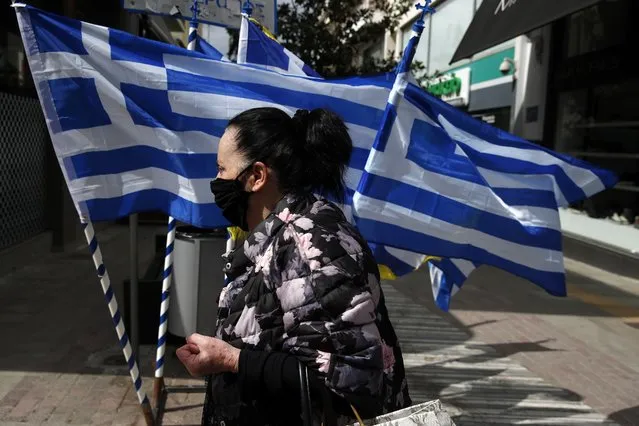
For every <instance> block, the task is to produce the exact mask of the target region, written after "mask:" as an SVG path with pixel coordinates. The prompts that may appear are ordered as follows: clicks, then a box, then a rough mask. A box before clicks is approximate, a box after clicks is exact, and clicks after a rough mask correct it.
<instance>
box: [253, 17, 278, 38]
mask: <svg viewBox="0 0 639 426" xmlns="http://www.w3.org/2000/svg"><path fill="white" fill-rule="evenodd" d="M248 19H249V21H251V22H252V23H254V24H255V25H257V27H258V28H259V29H260V30H262V32H263V33H264V34H266V36H267V37H268V38H270V39H273V40H275V41H276V42H277V43H279V42H278V41H277V38H276V37H275V36H274V35H273V33H272V32H270V31H269V30H268V28H266V27H265V26H264V25H262V24H260V22H259V21H258V20H257V19H255V18H248Z"/></svg>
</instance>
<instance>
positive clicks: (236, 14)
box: [122, 0, 277, 34]
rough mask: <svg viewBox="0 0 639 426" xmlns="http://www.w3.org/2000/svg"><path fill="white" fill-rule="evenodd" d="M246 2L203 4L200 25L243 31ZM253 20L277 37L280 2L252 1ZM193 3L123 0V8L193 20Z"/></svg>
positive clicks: (230, 0)
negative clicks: (242, 16)
mask: <svg viewBox="0 0 639 426" xmlns="http://www.w3.org/2000/svg"><path fill="white" fill-rule="evenodd" d="M244 3H245V0H208V1H204V0H200V1H199V9H200V13H199V15H198V21H199V22H202V23H205V24H212V25H218V26H220V27H226V28H235V29H239V28H240V24H241V22H242V20H241V13H242V5H243V4H244ZM249 3H250V4H251V6H252V8H253V13H252V15H251V16H252V17H253V18H255V19H257V20H258V21H260V23H261V24H263V25H264V26H265V27H266V28H268V29H269V31H271V32H272V33H275V34H276V33H277V10H276V6H277V5H276V3H277V0H251V1H250V2H249ZM192 5H193V0H122V7H124V9H126V10H128V11H131V12H139V13H150V14H154V15H165V16H172V17H174V18H181V19H186V20H190V19H191V18H192V12H191V6H192Z"/></svg>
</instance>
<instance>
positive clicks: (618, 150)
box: [368, 0, 639, 255]
mask: <svg viewBox="0 0 639 426" xmlns="http://www.w3.org/2000/svg"><path fill="white" fill-rule="evenodd" d="M483 1H486V2H487V3H488V1H489V0H483ZM483 1H482V0H440V1H434V2H433V6H434V7H435V8H436V10H437V12H436V13H435V14H434V15H432V16H429V17H428V20H427V22H426V26H425V29H424V33H423V35H422V39H421V41H420V44H419V46H418V48H417V53H416V55H415V60H416V61H420V62H421V63H422V64H423V65H424V66H425V68H426V71H427V73H428V75H433V74H437V73H441V77H437V78H434V79H430V80H429V83H428V84H427V86H428V87H427V90H429V91H430V92H431V93H433V94H435V95H437V96H439V97H441V98H442V99H443V100H445V101H447V102H449V103H451V104H453V105H456V106H457V107H459V108H461V109H463V110H466V111H467V112H468V113H470V114H471V115H473V116H475V117H477V118H480V119H482V120H485V121H487V122H489V123H491V124H493V125H494V126H496V127H499V128H502V129H506V130H509V131H511V132H513V133H514V134H517V135H518V136H521V137H523V138H525V139H527V140H530V141H533V142H535V143H538V144H540V145H542V146H545V147H547V148H549V149H552V150H554V151H557V152H562V153H566V154H569V155H571V156H573V157H576V158H579V159H582V160H585V161H588V162H590V163H593V164H595V165H599V166H601V167H604V168H607V169H610V170H613V171H615V172H616V173H617V174H618V176H619V178H620V183H619V184H618V185H617V186H616V187H615V188H613V189H610V190H607V191H604V192H602V193H600V194H597V195H595V196H594V197H592V198H590V199H588V200H586V201H583V202H580V203H578V204H575V205H573V206H570V208H568V209H562V210H561V212H560V214H561V217H562V226H563V228H564V230H565V231H566V232H567V233H569V234H571V235H573V236H576V237H578V238H583V239H585V240H588V241H592V242H594V243H596V244H601V245H604V246H606V247H608V248H613V249H615V250H616V249H620V250H621V251H622V252H624V253H628V252H631V253H633V254H635V255H637V254H639V230H638V229H637V227H639V108H637V107H636V99H637V94H638V93H637V92H638V91H639V71H637V69H636V68H633V67H632V66H631V61H632V57H633V53H632V52H634V51H636V45H637V41H638V39H639V27H637V26H636V25H634V24H633V21H632V19H633V17H634V16H637V14H638V13H639V4H638V3H637V2H636V1H633V0H601V1H599V2H597V3H596V4H595V5H594V6H591V7H589V8H586V9H582V10H580V11H577V12H575V13H572V14H570V15H568V16H563V17H561V18H559V19H557V20H555V21H553V22H552V23H550V24H548V25H545V26H541V27H539V28H537V29H534V30H532V31H527V32H524V31H522V32H520V34H521V35H519V36H516V37H515V38H513V39H511V40H508V41H506V42H503V43H501V44H498V45H495V46H493V47H491V48H489V49H487V50H485V51H483V52H479V53H477V54H475V55H474V56H472V57H471V58H470V59H467V60H463V61H459V62H457V63H453V64H449V61H450V60H451V58H452V57H453V54H454V52H455V51H456V49H457V47H458V45H459V44H460V41H461V40H462V38H463V36H464V34H465V32H466V30H467V28H468V26H469V25H470V23H471V21H472V20H473V17H474V16H475V15H476V12H477V10H478V8H479V7H480V6H481V4H482V3H483ZM491 4H492V3H491ZM491 11H492V10H491ZM418 14H419V12H418V11H416V10H415V11H411V12H410V13H409V14H407V16H405V17H404V19H403V20H402V21H401V24H400V26H399V28H396V29H393V30H392V31H389V32H388V34H387V36H386V37H385V39H384V40H382V41H380V43H379V46H383V47H381V48H377V49H376V53H377V54H381V53H383V54H384V55H386V57H388V55H397V54H398V52H402V51H403V48H404V47H405V46H406V43H407V41H408V39H409V38H410V31H411V26H412V24H413V23H414V21H415V20H416V19H417V17H418ZM488 15H490V16H492V15H493V13H489V14H488ZM513 25H515V26H516V25H517V23H516V22H514V23H513ZM368 53H369V54H370V53H371V52H368Z"/></svg>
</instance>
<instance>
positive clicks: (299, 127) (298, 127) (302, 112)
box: [292, 109, 311, 142]
mask: <svg viewBox="0 0 639 426" xmlns="http://www.w3.org/2000/svg"><path fill="white" fill-rule="evenodd" d="M310 115H311V112H310V111H309V110H307V109H298V110H297V111H295V115H293V117H292V120H293V127H294V129H295V136H296V137H298V138H299V139H301V141H302V142H304V141H306V132H307V130H308V125H309V120H310Z"/></svg>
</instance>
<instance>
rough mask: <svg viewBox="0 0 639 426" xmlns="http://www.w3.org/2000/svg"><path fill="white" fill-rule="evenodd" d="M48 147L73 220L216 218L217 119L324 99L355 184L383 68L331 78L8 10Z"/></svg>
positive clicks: (381, 95)
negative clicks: (348, 154) (343, 129)
mask: <svg viewBox="0 0 639 426" xmlns="http://www.w3.org/2000/svg"><path fill="white" fill-rule="evenodd" d="M17 11H18V17H19V22H20V25H21V31H22V36H23V40H24V42H25V46H26V51H27V55H28V60H29V64H30V66H31V70H32V74H33V77H34V80H35V83H36V88H37V90H38V94H39V96H40V100H41V103H42V106H43V110H44V112H45V117H46V121H47V124H48V126H49V130H50V133H51V137H52V141H53V145H54V148H55V151H56V155H57V157H58V160H59V162H60V164H61V166H62V170H63V173H64V175H65V179H66V181H67V184H68V186H69V189H70V192H71V195H72V198H73V200H74V202H75V204H76V207H77V209H78V211H79V213H80V215H81V217H82V218H83V219H86V220H92V221H101V220H114V219H117V218H119V217H123V216H127V215H129V214H131V213H135V212H140V211H153V210H161V211H164V212H165V213H167V214H169V215H171V216H173V217H175V218H176V219H178V220H180V221H182V222H187V223H190V224H193V225H195V226H200V227H218V226H226V225H227V224H228V222H227V221H226V220H225V219H224V218H223V217H222V215H221V212H220V211H219V209H218V208H217V207H216V206H215V204H214V200H213V196H212V194H211V192H210V189H209V181H210V180H211V179H213V178H214V177H215V175H216V174H217V169H216V150H217V142H218V140H219V138H220V137H221V135H222V133H223V131H224V129H225V127H226V123H227V122H228V120H229V118H231V117H233V116H235V115H236V114H238V113H240V112H242V111H244V110H246V109H249V108H253V107H258V106H275V107H279V108H282V109H283V110H285V111H287V112H288V113H290V114H291V115H292V114H293V113H294V112H295V111H296V110H297V109H299V108H305V109H314V108H330V109H332V110H333V111H335V112H336V113H338V114H340V115H341V116H342V117H343V118H344V120H345V121H346V122H347V124H348V126H349V128H350V134H351V137H352V139H353V141H354V144H355V148H354V152H353V161H352V163H351V167H350V168H349V170H348V175H347V180H348V181H349V182H350V187H352V188H354V187H356V186H357V182H358V181H359V176H360V175H361V173H362V170H363V168H364V164H365V163H366V158H367V156H368V152H369V150H370V147H371V146H372V143H373V141H374V139H375V134H376V132H377V128H378V126H379V123H380V120H381V117H382V114H383V109H382V108H383V105H384V103H385V99H386V98H387V96H388V93H389V91H390V89H391V87H392V79H393V76H392V75H379V76H374V77H370V78H358V77H355V78H351V79H342V80H338V81H328V80H320V79H311V78H306V77H298V76H290V75H284V74H279V73H275V72H271V71H268V70H264V69H262V68H261V67H256V66H250V65H237V64H234V63H231V62H224V61H219V60H211V59H209V58H207V57H206V56H205V55H203V54H201V53H198V52H191V51H187V50H186V49H182V48H179V47H176V46H171V45H168V44H164V43H160V42H155V41H152V40H148V39H143V38H138V37H135V36H133V35H131V34H128V33H125V32H122V31H117V30H113V29H109V28H105V27H101V26H98V25H93V24H89V23H85V22H80V21H76V20H73V19H69V18H65V17H60V16H56V15H54V14H50V13H48V12H44V11H41V10H38V9H35V8H32V7H21V8H18V9H17Z"/></svg>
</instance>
